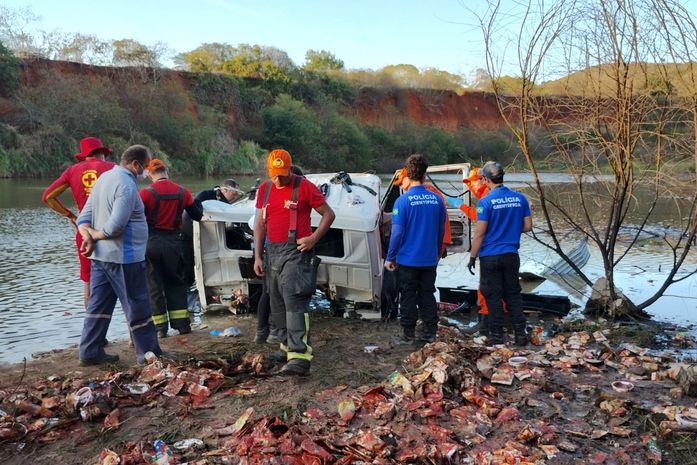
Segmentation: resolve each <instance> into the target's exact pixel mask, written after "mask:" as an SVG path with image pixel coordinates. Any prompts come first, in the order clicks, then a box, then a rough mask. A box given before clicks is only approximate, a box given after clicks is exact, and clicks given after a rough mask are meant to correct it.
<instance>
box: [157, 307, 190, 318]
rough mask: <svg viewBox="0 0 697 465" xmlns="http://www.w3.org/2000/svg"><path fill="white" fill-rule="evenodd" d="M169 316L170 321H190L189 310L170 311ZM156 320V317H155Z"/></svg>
mask: <svg viewBox="0 0 697 465" xmlns="http://www.w3.org/2000/svg"><path fill="white" fill-rule="evenodd" d="M167 313H168V314H169V319H170V321H171V320H182V319H184V318H186V319H187V320H188V319H189V310H187V309H186V308H184V309H180V310H169V311H168V312H167ZM153 318H154V315H153Z"/></svg>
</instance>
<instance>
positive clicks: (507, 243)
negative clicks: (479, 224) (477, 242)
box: [477, 186, 530, 257]
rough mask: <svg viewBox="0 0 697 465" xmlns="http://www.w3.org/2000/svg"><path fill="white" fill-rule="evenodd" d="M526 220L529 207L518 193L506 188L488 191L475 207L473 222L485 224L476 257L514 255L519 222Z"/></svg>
mask: <svg viewBox="0 0 697 465" xmlns="http://www.w3.org/2000/svg"><path fill="white" fill-rule="evenodd" d="M526 216H530V204H529V203H528V199H526V198H525V196H524V195H523V194H521V193H520V192H516V191H513V190H511V189H509V188H508V187H506V186H500V187H497V188H495V189H492V190H491V191H490V192H489V193H488V194H487V195H485V196H484V197H483V198H482V199H480V200H479V203H478V204H477V221H486V222H487V223H488V224H487V228H486V234H485V235H484V240H483V241H482V246H481V248H480V249H479V256H480V257H489V256H491V255H503V254H506V253H518V249H519V248H520V235H521V234H522V233H523V218H525V217H526Z"/></svg>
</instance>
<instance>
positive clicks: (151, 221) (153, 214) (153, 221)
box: [146, 186, 184, 230]
mask: <svg viewBox="0 0 697 465" xmlns="http://www.w3.org/2000/svg"><path fill="white" fill-rule="evenodd" d="M146 189H147V190H148V191H149V192H150V193H151V194H152V196H153V197H154V198H155V206H154V207H153V209H152V210H151V211H150V212H149V213H148V215H147V222H148V229H150V230H155V229H156V228H155V225H157V216H158V215H159V213H160V201H162V200H176V201H177V214H176V216H175V220H174V229H175V230H176V229H179V228H180V226H181V223H182V212H183V211H184V188H183V187H181V186H180V187H179V191H178V192H177V193H176V194H160V193H159V192H157V191H156V190H155V188H153V187H152V186H148V187H147V188H146Z"/></svg>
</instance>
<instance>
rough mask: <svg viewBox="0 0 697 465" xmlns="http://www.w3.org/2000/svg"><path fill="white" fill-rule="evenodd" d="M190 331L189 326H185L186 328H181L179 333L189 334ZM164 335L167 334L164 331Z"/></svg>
mask: <svg viewBox="0 0 697 465" xmlns="http://www.w3.org/2000/svg"><path fill="white" fill-rule="evenodd" d="M190 332H191V326H187V327H186V328H182V329H180V330H179V334H180V335H181V334H189V333H190ZM165 335H167V333H166V332H165Z"/></svg>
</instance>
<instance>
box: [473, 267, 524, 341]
mask: <svg viewBox="0 0 697 465" xmlns="http://www.w3.org/2000/svg"><path fill="white" fill-rule="evenodd" d="M519 269H520V257H519V256H518V254H517V253H507V254H503V255H491V256H489V257H479V289H480V290H481V291H482V294H483V295H484V299H485V300H486V305H487V307H489V328H490V329H491V331H492V332H501V331H503V303H502V302H501V299H503V301H505V302H506V308H507V309H508V315H509V318H510V320H511V324H512V325H513V327H514V328H515V327H516V326H519V325H522V326H525V314H524V313H523V298H522V297H521V295H520V291H521V289H520V281H519V280H518V271H519Z"/></svg>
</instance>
